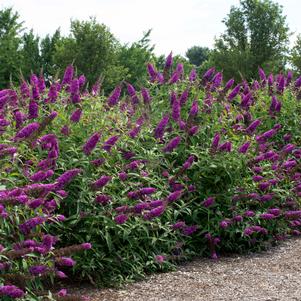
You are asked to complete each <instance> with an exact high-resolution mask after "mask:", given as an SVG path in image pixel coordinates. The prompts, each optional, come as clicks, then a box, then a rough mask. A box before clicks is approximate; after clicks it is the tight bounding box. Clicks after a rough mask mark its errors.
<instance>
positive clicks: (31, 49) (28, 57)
mask: <svg viewBox="0 0 301 301" xmlns="http://www.w3.org/2000/svg"><path fill="white" fill-rule="evenodd" d="M21 41H22V48H21V55H22V65H21V70H22V73H23V74H24V76H25V77H28V76H29V75H30V74H31V73H32V72H33V73H39V72H40V69H41V67H42V62H41V56H40V48H39V41H40V38H39V37H38V36H35V35H34V33H33V30H31V31H30V32H29V33H24V34H23V36H22V39H21Z"/></svg>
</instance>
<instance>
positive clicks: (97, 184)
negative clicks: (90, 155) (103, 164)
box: [93, 176, 112, 189]
mask: <svg viewBox="0 0 301 301" xmlns="http://www.w3.org/2000/svg"><path fill="white" fill-rule="evenodd" d="M111 180H112V177H110V176H101V177H100V178H99V179H98V180H96V181H95V182H94V183H93V187H94V189H97V188H102V187H104V186H105V185H107V184H108V183H109V182H110V181H111Z"/></svg>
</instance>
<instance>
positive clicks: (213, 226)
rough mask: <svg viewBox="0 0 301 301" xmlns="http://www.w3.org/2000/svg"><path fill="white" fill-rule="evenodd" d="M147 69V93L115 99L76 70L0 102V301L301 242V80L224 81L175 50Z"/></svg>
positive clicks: (3, 94)
mask: <svg viewBox="0 0 301 301" xmlns="http://www.w3.org/2000/svg"><path fill="white" fill-rule="evenodd" d="M146 67H147V72H148V75H149V83H148V84H147V85H145V86H144V87H141V88H140V87H138V86H135V87H134V86H133V85H131V84H130V83H126V82H121V83H119V84H118V85H117V86H116V88H115V89H114V90H113V91H112V92H111V93H109V95H108V96H101V93H100V89H101V86H100V83H99V82H97V83H96V84H95V85H92V89H91V91H87V90H85V85H86V84H85V78H84V77H83V76H82V75H81V76H79V77H78V76H77V74H76V72H75V70H74V68H73V66H68V67H67V69H66V72H65V74H64V78H63V80H62V81H57V82H53V83H50V85H49V87H44V85H43V83H42V82H41V79H39V78H38V77H36V76H32V77H31V79H30V82H29V83H27V82H26V81H24V80H23V81H22V82H21V86H20V89H16V90H11V89H7V90H2V91H0V110H1V114H0V117H1V119H0V132H1V134H0V137H1V144H0V161H1V163H3V164H2V165H1V167H0V170H1V173H0V180H1V182H0V183H1V190H0V205H1V206H0V216H1V217H0V218H1V219H0V221H1V224H0V225H1V228H0V229H1V232H0V235H2V236H3V237H4V238H5V239H4V243H2V245H3V248H2V249H0V250H1V251H0V279H1V281H2V282H0V283H1V285H2V287H4V288H2V291H1V286H0V293H2V294H4V293H3V292H6V295H7V296H11V295H9V294H17V295H18V294H21V295H20V296H23V295H22V294H24V295H25V296H26V294H28V292H27V291H26V285H27V286H28V287H31V286H32V285H33V284H35V283H40V282H43V279H44V278H45V277H46V276H50V277H58V278H65V277H66V276H68V275H69V274H71V273H72V272H74V273H76V274H77V275H80V276H81V277H83V278H86V279H94V281H95V282H97V283H101V284H107V283H109V284H112V283H118V281H120V279H129V278H135V277H137V276H138V275H143V274H144V273H145V272H153V271H156V270H167V269H169V268H170V267H171V266H173V264H175V263H177V262H178V261H182V260H185V259H189V258H190V257H191V256H194V255H206V256H210V257H211V258H212V259H214V260H217V259H218V258H219V255H220V253H222V252H233V251H234V252H237V251H239V252H245V251H249V250H259V249H262V248H265V247H266V246H267V245H269V244H271V243H275V242H277V241H278V240H281V239H283V238H285V237H288V236H290V235H300V233H301V229H300V227H301V214H300V212H301V209H300V196H301V170H300V159H301V147H300V141H301V140H300V138H301V135H300V131H299V124H300V117H299V115H298V112H299V111H300V109H301V104H300V102H299V101H298V100H297V98H298V95H299V94H300V93H301V91H300V89H301V84H300V83H301V80H300V78H298V79H294V76H293V74H292V73H291V72H289V73H288V74H281V75H273V76H271V75H269V76H267V75H266V74H265V73H264V70H263V69H259V73H258V80H254V81H253V82H250V83H248V82H246V81H243V82H241V83H237V82H235V81H234V80H233V79H230V80H229V81H227V82H225V83H224V82H223V75H222V73H221V72H218V70H216V69H215V68H214V67H212V68H210V69H209V70H207V71H206V72H205V73H204V74H203V75H199V74H198V73H197V71H196V70H194V69H192V70H186V66H185V68H184V66H183V65H182V64H177V63H176V62H174V59H173V57H172V53H170V54H169V55H168V57H167V59H166V62H165V64H164V67H163V70H157V69H156V67H155V66H154V65H153V64H152V63H149V64H148V65H147V66H146ZM83 91H85V92H83ZM57 112H58V113H57ZM23 212H24V214H23ZM14 239H17V241H14ZM1 241H2V240H1ZM65 244H66V245H65ZM91 246H93V252H88V251H87V250H88V249H90V247H91ZM79 251H82V252H85V255H84V256H83V255H80V253H77V252H79ZM24 260H26V261H27V262H28V264H27V265H26V268H24V265H22V262H23V261H24ZM24 269H25V270H24ZM12 274H13V275H15V274H18V275H21V276H22V277H23V278H22V277H21V278H20V277H19V276H18V277H19V278H16V277H15V279H18V280H13V279H14V277H13V276H12ZM23 280H24V281H25V280H26V281H27V282H28V284H25V285H24V281H23ZM38 280H39V281H40V282H38ZM26 281H25V282H26ZM27 282H26V283H27ZM29 285H31V286H29ZM6 287H8V288H6ZM15 287H16V288H15ZM18 289H20V290H22V292H23V293H20V292H19V291H18ZM59 295H60V298H63V297H66V296H68V293H67V291H61V292H59Z"/></svg>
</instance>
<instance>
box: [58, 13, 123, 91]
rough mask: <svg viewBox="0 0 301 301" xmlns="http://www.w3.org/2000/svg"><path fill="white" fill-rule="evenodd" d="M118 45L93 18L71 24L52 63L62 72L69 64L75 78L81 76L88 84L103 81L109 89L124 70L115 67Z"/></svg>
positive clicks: (117, 80)
mask: <svg viewBox="0 0 301 301" xmlns="http://www.w3.org/2000/svg"><path fill="white" fill-rule="evenodd" d="M118 47H120V45H119V43H118V41H117V40H116V39H115V37H114V36H113V34H112V33H111V32H110V31H109V29H108V28H107V27H106V26H105V25H104V24H99V23H97V21H96V19H95V18H90V20H88V21H78V20H75V21H71V34H70V35H69V36H68V37H63V38H61V39H60V40H59V41H58V42H57V44H56V52H55V54H54V63H55V64H56V65H57V66H58V67H59V68H60V71H61V75H62V73H63V71H64V68H65V67H66V66H67V65H68V64H71V63H74V65H75V66H76V68H77V73H78V74H81V73H83V74H85V76H86V78H87V80H88V81H89V82H90V83H94V82H95V81H96V80H97V79H98V78H99V76H103V77H104V87H109V89H111V88H112V87H113V86H114V85H115V84H117V83H118V82H119V81H120V80H121V79H123V78H124V76H125V73H126V72H125V69H124V68H123V67H122V66H120V65H118V61H117V54H116V53H117V49H118Z"/></svg>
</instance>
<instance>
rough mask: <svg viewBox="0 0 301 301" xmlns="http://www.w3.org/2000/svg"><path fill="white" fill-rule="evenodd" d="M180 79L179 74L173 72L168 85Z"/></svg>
mask: <svg viewBox="0 0 301 301" xmlns="http://www.w3.org/2000/svg"><path fill="white" fill-rule="evenodd" d="M180 77H181V74H180V73H179V72H177V71H175V72H174V73H173V74H172V75H171V77H170V79H169V81H168V82H169V83H170V84H175V83H176V82H177V81H178V80H179V79H180Z"/></svg>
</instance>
